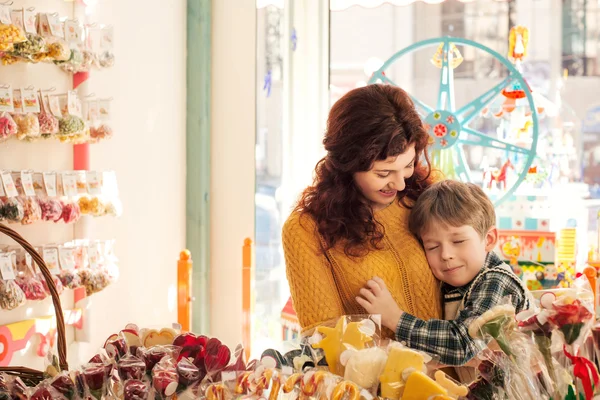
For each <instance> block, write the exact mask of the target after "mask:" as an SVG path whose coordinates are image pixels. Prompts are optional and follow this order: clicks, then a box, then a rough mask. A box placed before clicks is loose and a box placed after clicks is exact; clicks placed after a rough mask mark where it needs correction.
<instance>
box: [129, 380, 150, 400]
mask: <svg viewBox="0 0 600 400" xmlns="http://www.w3.org/2000/svg"><path fill="white" fill-rule="evenodd" d="M149 393H150V390H149V389H148V385H146V384H145V383H144V382H142V381H141V380H137V379H131V380H128V381H125V384H124V386H123V399H124V400H148V399H149V398H150V397H149Z"/></svg>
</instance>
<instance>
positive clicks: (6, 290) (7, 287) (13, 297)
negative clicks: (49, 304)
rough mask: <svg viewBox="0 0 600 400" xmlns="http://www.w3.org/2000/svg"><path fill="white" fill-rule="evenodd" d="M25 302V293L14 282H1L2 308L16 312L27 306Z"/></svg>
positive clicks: (0, 299) (0, 301) (0, 304)
mask: <svg viewBox="0 0 600 400" xmlns="http://www.w3.org/2000/svg"><path fill="white" fill-rule="evenodd" d="M25 300H26V299H25V293H23V291H22V290H21V288H20V287H19V286H18V285H17V283H16V282H15V281H14V280H12V279H10V280H0V308H2V309H3V310H14V309H15V308H18V307H20V306H22V305H23V304H25Z"/></svg>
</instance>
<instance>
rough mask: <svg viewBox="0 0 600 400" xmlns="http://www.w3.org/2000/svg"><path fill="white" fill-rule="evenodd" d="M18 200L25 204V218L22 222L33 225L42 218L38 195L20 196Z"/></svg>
mask: <svg viewBox="0 0 600 400" xmlns="http://www.w3.org/2000/svg"><path fill="white" fill-rule="evenodd" d="M17 200H18V201H19V202H20V203H21V205H22V206H23V219H22V220H21V224H23V225H31V224H33V223H34V222H38V221H40V220H41V219H42V209H41V208H40V204H39V203H38V201H37V198H36V197H33V196H19V197H18V198H17Z"/></svg>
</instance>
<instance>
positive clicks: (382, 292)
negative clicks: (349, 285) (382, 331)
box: [356, 277, 403, 331]
mask: <svg viewBox="0 0 600 400" xmlns="http://www.w3.org/2000/svg"><path fill="white" fill-rule="evenodd" d="M356 301H357V302H358V304H360V305H361V306H362V307H363V308H364V309H365V310H366V311H367V312H368V313H369V314H379V315H381V323H382V324H383V326H385V327H386V328H388V329H391V330H393V331H396V327H397V326H398V322H399V321H400V317H401V316H402V314H403V311H402V310H401V309H400V307H398V304H396V302H395V301H394V298H393V297H392V294H391V293H390V291H389V290H388V288H387V286H386V285H385V283H384V282H383V280H382V279H381V278H378V277H373V279H371V280H369V281H368V282H367V285H366V287H364V288H362V289H360V296H359V297H357V298H356Z"/></svg>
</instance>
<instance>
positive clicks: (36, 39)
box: [11, 8, 46, 61]
mask: <svg viewBox="0 0 600 400" xmlns="http://www.w3.org/2000/svg"><path fill="white" fill-rule="evenodd" d="M11 16H12V20H13V22H14V23H15V25H17V26H18V27H19V28H20V29H23V30H24V31H25V37H26V39H27V40H25V41H24V42H21V43H15V44H14V45H13V51H12V52H11V55H12V56H14V57H17V58H23V59H25V60H27V61H33V59H34V57H35V56H36V55H38V54H40V53H43V52H45V51H46V41H45V40H44V38H43V37H42V36H40V35H38V33H37V26H36V16H35V13H34V8H28V9H22V10H12V12H11Z"/></svg>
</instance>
